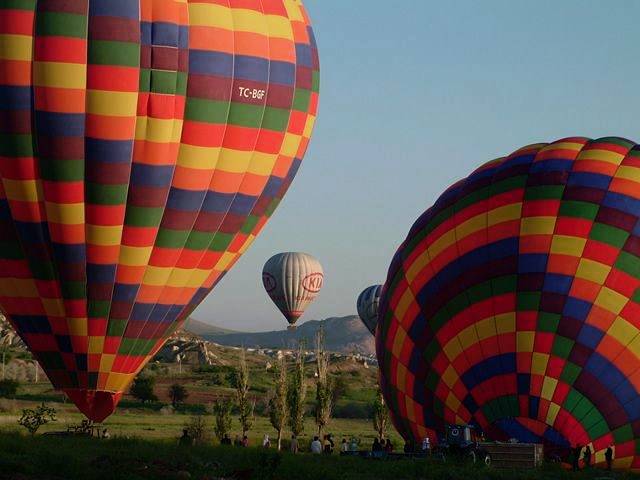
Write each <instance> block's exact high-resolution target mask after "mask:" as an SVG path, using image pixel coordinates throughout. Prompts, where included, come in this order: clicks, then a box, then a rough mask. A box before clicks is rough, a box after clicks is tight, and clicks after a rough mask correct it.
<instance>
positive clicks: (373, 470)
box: [0, 433, 638, 480]
mask: <svg viewBox="0 0 640 480" xmlns="http://www.w3.org/2000/svg"><path fill="white" fill-rule="evenodd" d="M188 478H194V479H201V480H214V479H216V480H217V479H222V478H227V479H231V478H235V479H238V480H252V479H256V480H279V479H282V480H284V479H296V480H298V479H300V480H376V479H379V480H405V479H406V480H409V479H421V480H431V479H434V480H435V479H446V480H458V479H460V480H463V479H464V480H485V479H486V480H492V479H495V480H508V479H513V480H571V479H576V480H577V479H585V480H587V479H591V480H595V479H601V480H603V479H609V478H616V479H631V478H638V477H635V476H633V475H630V474H604V472H602V471H596V470H591V471H588V472H580V473H578V474H575V473H572V472H567V471H565V470H562V469H560V468H559V467H557V466H553V465H552V466H545V467H543V468H541V469H538V470H527V471H499V470H494V469H490V468H486V467H474V466H468V465H467V466H464V465H454V464H451V463H448V464H442V463H439V462H435V461H429V460H424V459H421V460H418V459H416V460H370V459H361V458H345V457H339V456H338V455H331V456H327V455H317V456H315V455H311V454H299V455H292V454H288V453H284V454H281V455H278V454H276V453H275V452H274V451H273V450H270V451H265V450H264V449H262V448H237V447H214V446H210V445H203V446H197V447H180V446H177V445H176V444H175V443H173V442H167V441H161V440H131V439H129V440H128V439H112V440H98V439H90V438H73V437H70V438H53V437H47V436H36V437H35V438H27V437H24V436H20V435H15V434H6V433H5V434H3V433H0V479H1V480H5V479H7V480H8V479H11V480H36V479H38V480H62V479H78V480H82V479H91V480H101V479H105V480H106V479H109V480H119V479H123V480H124V479H130V480H138V479H188Z"/></svg>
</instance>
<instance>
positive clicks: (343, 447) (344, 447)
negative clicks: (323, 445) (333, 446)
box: [340, 438, 349, 453]
mask: <svg viewBox="0 0 640 480" xmlns="http://www.w3.org/2000/svg"><path fill="white" fill-rule="evenodd" d="M348 451H349V444H348V443H347V439H346V438H343V439H342V443H341V444H340V453H345V452H348Z"/></svg>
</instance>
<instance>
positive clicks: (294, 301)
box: [262, 252, 324, 329]
mask: <svg viewBox="0 0 640 480" xmlns="http://www.w3.org/2000/svg"><path fill="white" fill-rule="evenodd" d="M323 282H324V273H323V271H322V265H320V262H318V260H316V259H315V258H314V257H312V256H311V255H309V254H307V253H300V252H286V253H278V254H277V255H274V256H273V257H271V258H270V259H269V260H267V263H265V264H264V268H263V269H262V283H263V285H264V289H265V290H266V291H267V293H268V294H269V297H271V300H273V303H275V304H276V307H278V308H279V309H280V311H281V312H282V314H283V315H284V316H285V318H286V319H287V321H288V322H289V324H290V327H289V328H290V329H294V328H295V326H294V324H295V323H296V321H297V320H298V318H300V317H301V316H302V314H303V313H304V311H305V310H306V309H307V307H308V306H309V305H310V304H311V302H313V301H314V300H315V299H316V297H317V296H318V293H319V292H320V289H321V288H322V284H323Z"/></svg>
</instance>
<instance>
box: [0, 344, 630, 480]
mask: <svg viewBox="0 0 640 480" xmlns="http://www.w3.org/2000/svg"><path fill="white" fill-rule="evenodd" d="M218 353H220V352H218ZM226 353H227V354H228V356H227V357H221V360H222V361H223V362H224V363H223V364H221V365H216V366H207V367H202V366H200V367H198V366H193V367H189V366H183V367H182V368H180V367H178V366H177V365H175V364H162V363H153V364H152V365H151V366H149V367H148V368H147V369H146V371H145V374H146V375H149V376H153V377H154V378H155V380H156V385H155V393H156V395H157V396H158V401H156V402H151V403H145V404H143V403H142V402H140V401H139V400H136V399H134V398H132V397H131V396H130V395H126V396H125V398H124V399H123V401H122V402H121V404H120V406H119V408H118V410H117V411H116V413H115V414H114V415H112V416H111V417H109V418H108V419H107V420H106V421H105V422H104V423H103V424H102V428H107V429H108V430H109V432H110V434H111V437H112V438H111V439H109V440H104V439H97V438H83V437H70V436H64V437H53V436H49V435H42V433H46V432H65V431H66V430H67V428H68V427H70V426H73V425H78V424H79V423H80V422H81V421H82V420H83V418H84V417H83V416H82V415H81V414H79V413H78V412H77V410H76V409H75V407H74V406H73V404H71V403H69V402H68V401H66V400H65V397H64V396H63V395H61V394H60V393H58V392H56V391H54V390H53V388H52V386H51V384H49V383H48V382H47V381H46V379H45V380H43V379H42V377H40V381H39V382H37V383H36V382H34V378H32V377H29V378H23V379H22V382H21V384H20V388H19V390H18V393H17V395H15V398H0V480H4V479H17V480H36V479H38V480H39V479H50V480H62V479H85V478H86V479H92V480H95V479H103V478H104V479H134V480H135V479H151V478H153V479H162V478H167V479H171V478H175V479H179V478H196V479H202V480H207V479H208V480H214V479H222V478H236V479H238V480H250V479H265V480H269V479H273V480H279V479H282V480H285V479H296V480H298V479H300V480H307V479H309V480H314V479H318V480H333V479H336V480H338V479H340V480H342V479H344V480H352V479H353V480H359V479H362V480H365V479H366V480H374V479H380V480H385V479H390V480H391V479H392V480H403V479H424V480H428V479H448V480H454V479H464V480H475V479H478V480H480V479H496V480H502V479H504V480H507V479H516V480H529V479H530V480H534V479H542V480H551V479H567V480H569V479H582V478H584V479H596V478H599V479H606V478H619V479H622V478H640V477H635V476H632V475H630V474H613V475H610V474H607V475H605V474H604V473H605V472H602V471H596V470H592V471H589V472H581V473H579V474H574V473H572V472H567V471H565V470H562V469H561V468H560V467H558V466H555V465H549V466H545V467H544V468H541V469H538V470H531V471H517V472H515V471H511V472H509V471H499V470H495V469H487V468H477V467H474V466H469V465H458V464H455V462H452V461H451V460H449V462H448V463H447V464H442V463H441V462H437V461H429V460H425V459H413V460H393V461H392V460H371V459H361V458H345V457H340V456H338V455H332V456H326V455H322V456H312V455H311V454H308V453H304V454H299V455H297V456H296V455H291V454H289V453H284V454H276V452H275V450H274V449H271V450H269V451H265V450H264V449H262V448H260V447H259V445H260V443H261V440H262V437H263V435H264V434H265V433H267V434H269V435H270V436H271V437H272V438H273V437H274V436H275V431H274V429H273V427H272V426H271V425H270V424H269V421H268V419H267V418H266V415H265V413H266V412H265V404H266V401H267V399H268V398H269V395H270V392H271V390H272V385H273V374H272V373H271V372H270V370H269V368H268V363H269V361H268V359H266V358H265V357H263V356H260V355H258V354H252V355H250V356H249V357H248V363H249V365H250V370H251V378H252V389H251V396H252V397H253V398H254V399H255V401H256V416H255V419H254V424H253V426H252V428H251V431H250V432H249V439H250V445H251V448H237V447H222V446H219V445H217V442H216V441H215V440H213V434H212V433H213V416H212V415H211V414H210V413H209V412H210V409H211V404H212V402H214V401H216V399H219V398H221V397H231V396H233V392H234V391H233V388H231V383H232V382H233V379H232V376H233V361H234V358H235V356H237V352H233V351H231V350H230V351H227V352H226ZM307 370H308V378H307V382H308V392H307V396H308V410H309V415H308V418H307V423H306V427H305V435H304V436H303V437H302V438H301V439H300V444H301V449H302V450H304V451H308V444H309V441H310V439H311V437H312V436H313V434H314V433H315V431H316V429H315V425H314V423H313V419H312V415H311V414H310V413H311V412H310V411H311V408H312V402H313V398H314V395H315V390H314V387H313V376H312V372H313V368H311V365H310V366H309V368H308V369H307ZM331 370H332V375H334V378H335V379H336V384H337V385H338V387H339V388H338V389H339V395H338V397H337V404H336V414H337V416H338V417H340V418H334V419H332V421H331V423H330V425H329V427H328V428H327V429H326V431H327V432H330V433H332V434H333V436H334V438H335V440H336V441H337V442H338V443H339V442H340V441H341V439H342V438H347V439H349V438H351V437H356V438H358V439H359V440H360V442H361V443H360V445H361V448H362V449H369V448H370V446H371V443H372V441H373V439H374V437H375V431H374V430H373V427H372V422H371V420H370V419H369V418H368V415H369V405H370V404H371V402H372V400H373V399H374V398H375V395H376V371H375V369H369V368H364V367H363V365H362V364H359V363H358V362H354V361H352V360H350V359H345V358H342V359H337V360H335V361H334V362H333V364H332V369H331ZM174 383H180V384H181V385H183V386H185V388H186V389H187V391H188V393H189V397H188V399H187V401H186V403H185V404H184V405H182V406H181V407H180V408H178V409H177V410H174V409H172V408H171V407H170V402H169V396H168V389H169V386H170V385H172V384H174ZM42 402H45V403H46V404H47V405H48V406H51V407H54V408H55V409H56V411H57V421H56V422H53V423H50V424H47V425H45V426H43V427H42V428H41V429H40V430H39V431H38V434H37V435H36V436H34V437H30V436H28V435H27V434H26V430H24V429H22V428H21V427H20V426H19V425H18V418H19V417H20V414H21V411H22V409H24V408H32V407H34V406H36V405H38V404H40V403H42ZM195 415H202V416H203V418H204V420H205V422H206V426H207V433H208V438H207V439H206V441H205V442H204V443H203V444H202V445H199V446H194V447H181V446H179V445H178V442H177V439H178V437H179V436H180V434H181V432H182V429H183V427H184V426H185V425H186V424H188V423H189V422H190V421H191V420H192V418H193V417H194V416H195ZM350 417H351V418H350ZM239 432H240V425H239V422H238V420H237V418H236V417H235V416H234V420H233V428H232V436H234V435H235V434H237V433H239ZM388 436H389V437H390V438H391V439H392V441H393V443H394V445H395V447H396V450H401V449H402V441H401V439H400V437H399V436H398V435H397V434H396V433H395V432H394V431H389V432H388ZM284 438H285V441H284V447H285V448H286V447H287V446H288V438H289V434H288V433H286V432H285V435H284ZM187 472H188V473H187Z"/></svg>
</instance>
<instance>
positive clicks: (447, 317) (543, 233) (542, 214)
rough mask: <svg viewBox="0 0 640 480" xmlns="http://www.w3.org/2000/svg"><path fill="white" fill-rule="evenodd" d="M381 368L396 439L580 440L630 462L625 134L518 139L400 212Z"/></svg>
mask: <svg viewBox="0 0 640 480" xmlns="http://www.w3.org/2000/svg"><path fill="white" fill-rule="evenodd" d="M379 320H380V324H379V326H378V336H377V354H378V360H379V364H380V378H381V384H382V388H383V390H384V392H385V397H386V400H387V403H388V404H389V406H390V408H391V411H392V413H393V419H394V422H395V425H396V427H397V428H398V430H399V431H400V432H401V434H402V435H403V436H404V437H405V438H406V439H414V440H419V439H422V438H424V437H425V436H427V435H429V436H431V438H432V439H434V438H437V437H436V434H442V433H443V432H444V428H445V425H446V424H460V423H473V424H477V425H479V426H480V427H481V428H482V429H483V430H484V432H485V433H486V434H487V436H488V437H489V438H492V439H509V438H512V437H514V438H517V439H519V440H520V441H525V442H543V443H545V444H547V446H549V447H550V448H552V449H554V450H556V451H563V450H564V451H566V450H568V449H569V448H571V447H575V446H576V445H583V446H586V445H588V446H589V447H590V449H591V450H592V451H593V452H594V454H595V460H596V462H597V463H603V462H604V453H605V450H606V449H607V447H608V446H609V445H611V444H613V445H614V449H615V466H616V467H618V468H633V469H640V450H639V448H638V438H640V147H639V146H638V145H636V144H634V143H633V142H630V141H628V140H624V139H621V138H601V139H599V140H589V139H586V138H568V139H564V140H559V141H557V142H553V143H550V144H539V145H531V146H528V147H524V148H522V149H520V150H518V151H516V152H515V153H513V154H511V155H509V156H508V157H505V158H500V159H498V160H495V161H492V162H489V163H487V164H486V165H484V166H482V167H480V168H479V169H478V170H476V171H475V172H473V173H472V174H471V175H469V176H468V177H467V178H465V179H463V180H461V181H459V182H458V183H456V184H455V185H453V186H452V187H451V188H449V189H448V190H447V191H446V192H445V193H444V194H442V196H441V197H440V198H439V199H438V200H437V201H436V203H435V204H434V205H433V206H432V207H431V208H429V209H428V210H427V211H426V212H425V213H424V214H423V215H422V216H421V217H420V218H419V219H418V220H417V221H416V223H415V224H414V225H413V227H412V228H411V231H410V232H409V234H408V236H407V238H406V240H405V241H404V243H403V244H402V245H401V247H400V248H399V250H398V252H397V253H396V255H395V258H394V259H393V262H392V264H391V266H390V268H389V273H388V277H387V281H386V285H385V290H384V292H383V296H382V299H381V304H380V316H379Z"/></svg>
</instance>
